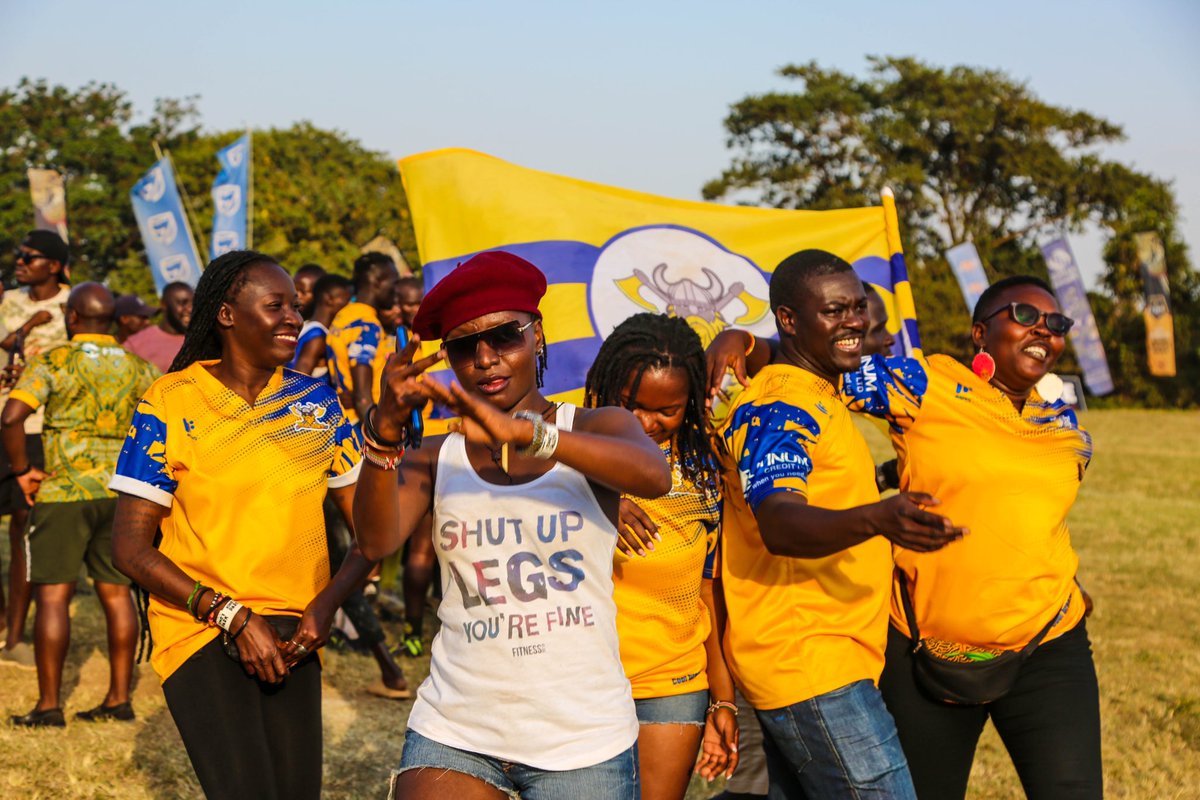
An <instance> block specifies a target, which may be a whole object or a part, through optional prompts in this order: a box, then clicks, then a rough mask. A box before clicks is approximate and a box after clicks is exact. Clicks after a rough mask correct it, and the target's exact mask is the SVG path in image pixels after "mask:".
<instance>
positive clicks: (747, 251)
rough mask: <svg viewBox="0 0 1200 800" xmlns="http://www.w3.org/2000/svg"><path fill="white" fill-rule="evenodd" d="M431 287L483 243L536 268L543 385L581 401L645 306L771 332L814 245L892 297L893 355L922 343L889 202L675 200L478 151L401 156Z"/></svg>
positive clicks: (699, 324)
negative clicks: (791, 206)
mask: <svg viewBox="0 0 1200 800" xmlns="http://www.w3.org/2000/svg"><path fill="white" fill-rule="evenodd" d="M400 173H401V175H402V176H403V179H404V188H405V191H406V192H407V194H408V204H409V209H410V210H411V212H412V219H413V226H414V228H415V229H416V235H417V248H418V250H419V251H420V255H421V261H422V263H423V264H424V267H423V269H424V277H425V285H426V288H427V289H428V288H429V287H432V286H433V285H434V284H436V283H437V282H438V281H439V280H440V279H441V278H443V277H444V276H445V275H446V274H447V273H448V272H449V271H450V270H452V269H454V268H455V267H456V266H457V265H458V264H459V263H461V262H462V261H465V260H466V259H467V258H469V257H471V256H472V255H474V254H475V253H478V252H482V251H484V250H506V251H508V252H511V253H514V254H516V255H519V256H521V257H522V258H524V259H526V260H528V261H530V262H531V263H533V264H535V265H536V266H537V267H538V268H539V269H541V270H542V272H544V273H545V274H546V281H547V283H548V285H549V288H548V290H547V293H546V297H545V299H543V301H542V304H541V311H542V314H543V327H544V329H545V333H546V340H547V342H548V347H549V351H548V354H547V355H548V361H549V369H548V370H547V372H546V387H545V393H546V394H547V396H548V397H552V398H553V399H555V400H567V401H570V402H576V403H578V402H581V401H582V398H583V384H584V378H585V377H586V375H587V371H588V368H589V367H590V366H591V364H592V361H593V360H594V359H595V357H596V353H597V352H598V350H599V349H600V343H601V341H603V339H604V337H605V336H607V335H608V334H609V333H610V332H611V331H612V330H613V328H615V327H616V326H617V325H618V324H619V323H621V322H622V321H624V320H625V319H627V318H628V317H630V316H632V315H633V314H636V313H638V312H641V311H653V312H661V313H667V314H671V315H674V316H679V317H683V318H685V319H687V321H688V322H689V323H690V324H691V325H692V327H693V328H694V329H695V330H696V331H697V333H699V334H700V337H701V339H702V340H703V341H704V344H705V345H707V344H708V343H709V342H710V341H711V340H712V338H713V337H714V336H715V335H716V334H717V333H719V332H720V331H721V330H723V329H724V328H726V327H737V328H742V329H745V330H749V331H751V332H753V333H754V334H755V335H762V336H773V335H774V334H775V319H774V316H773V315H772V314H771V309H770V304H769V302H768V293H767V287H768V284H769V282H770V280H771V272H772V270H774V269H775V266H776V265H777V264H779V262H780V261H782V260H783V259H784V258H785V257H787V256H788V255H790V254H792V253H794V252H796V251H797V250H803V249H806V248H819V249H822V250H827V251H829V252H831V253H834V254H836V255H838V256H841V257H842V258H843V259H845V260H846V261H848V262H850V263H851V264H853V265H854V269H855V271H856V272H857V273H858V275H859V276H860V277H861V278H862V279H863V280H865V281H867V282H868V283H871V284H872V285H874V286H875V287H876V289H877V290H878V291H879V294H880V295H881V296H882V297H883V299H884V302H885V304H886V305H887V307H888V315H889V322H888V328H889V330H891V331H892V333H893V334H895V335H896V338H897V345H896V348H897V352H905V353H910V354H911V353H913V352H914V351H918V350H919V349H920V340H919V338H918V334H917V325H916V309H915V307H914V305H913V299H912V291H911V288H910V286H909V283H908V270H907V268H906V267H905V263H904V254H903V252H902V251H901V247H900V233H899V227H898V224H897V219H896V210H895V205H894V201H893V200H892V197H891V196H890V193H889V194H886V195H885V197H884V198H883V204H882V205H880V206H874V207H869V208H848V209H842V210H836V211H786V210H780V209H768V208H750V207H745V206H726V205H719V204H715V203H701V202H695V201H688V200H675V199H671V198H666V197H658V196H655V195H650V194H644V193H641V192H635V191H630V190H628V189H619V188H616V187H612V186H604V185H601V184H597V183H589V182H587V181H582V180H577V179H574V178H568V177H564V176H561V175H553V174H550V173H547V172H540V171H537V170H532V169H527V168H524V167H520V166H517V165H515V164H510V163H508V162H506V161H502V160H500V159H498V158H494V157H492V156H488V155H485V154H483V153H478V152H474V151H471V150H458V149H450V150H435V151H432V152H428V153H421V154H419V155H414V156H410V157H408V158H405V159H402V160H401V161H400Z"/></svg>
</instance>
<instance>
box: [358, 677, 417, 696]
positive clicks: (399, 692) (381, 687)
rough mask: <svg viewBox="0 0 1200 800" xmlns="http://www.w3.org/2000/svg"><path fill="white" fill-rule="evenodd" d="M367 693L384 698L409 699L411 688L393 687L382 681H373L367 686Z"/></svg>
mask: <svg viewBox="0 0 1200 800" xmlns="http://www.w3.org/2000/svg"><path fill="white" fill-rule="evenodd" d="M367 694H373V695H375V696H376V697H382V698H384V699H385V700H411V699H412V696H413V693H412V689H393V688H391V687H390V686H388V685H387V684H385V683H384V682H383V681H375V683H372V684H371V685H370V686H368V687H367Z"/></svg>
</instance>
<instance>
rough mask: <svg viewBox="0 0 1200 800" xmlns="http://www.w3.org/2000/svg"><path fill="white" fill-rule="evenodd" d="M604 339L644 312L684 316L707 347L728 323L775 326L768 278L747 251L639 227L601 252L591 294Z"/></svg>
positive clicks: (688, 233) (758, 328) (684, 232)
mask: <svg viewBox="0 0 1200 800" xmlns="http://www.w3.org/2000/svg"><path fill="white" fill-rule="evenodd" d="M589 301H590V303H589V304H590V306H591V309H592V318H593V322H594V323H595V326H596V332H597V333H598V334H600V336H601V337H605V336H608V334H610V333H612V330H613V328H615V327H616V326H617V325H619V324H621V322H623V321H624V320H626V319H628V318H629V317H631V316H633V315H634V314H637V313H639V312H643V311H648V312H655V313H660V314H669V315H671V316H676V317H682V318H683V319H685V320H687V322H688V324H689V325H691V326H692V328H693V329H694V330H695V331H696V332H697V333H698V334H700V339H701V340H702V341H703V343H704V345H705V346H706V347H707V346H708V344H709V342H711V341H712V340H713V338H714V337H715V336H716V335H717V334H718V333H720V332H721V331H722V330H724V329H725V328H729V327H736V328H741V329H742V330H749V331H751V332H753V333H754V334H755V335H757V336H770V335H772V334H773V333H774V332H775V318H774V316H773V315H772V314H771V310H770V303H769V301H768V293H767V279H766V278H765V277H764V276H763V273H762V272H761V271H760V270H759V269H758V268H757V267H756V266H755V265H754V262H752V261H750V259H748V258H746V257H745V256H740V255H738V254H736V253H731V252H730V251H729V250H727V249H725V248H724V247H722V246H721V245H720V244H719V243H718V242H716V241H714V240H713V239H711V238H709V237H708V236H706V235H704V234H702V233H700V232H699V231H693V230H689V229H687V228H680V227H676V226H668V225H662V226H651V227H645V228H635V229H633V230H629V231H625V232H624V233H620V234H618V235H617V236H615V237H613V238H612V239H611V240H610V241H609V242H608V244H606V245H605V246H604V248H603V249H602V250H601V251H600V255H599V256H598V257H597V259H596V266H595V269H594V270H593V272H592V283H591V288H590V294H589Z"/></svg>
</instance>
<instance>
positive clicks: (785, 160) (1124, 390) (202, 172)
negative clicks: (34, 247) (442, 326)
mask: <svg viewBox="0 0 1200 800" xmlns="http://www.w3.org/2000/svg"><path fill="white" fill-rule="evenodd" d="M780 74H781V75H782V76H784V77H785V78H788V79H790V80H793V81H795V83H796V88H795V90H794V91H788V92H771V93H766V94H759V95H750V96H747V97H745V98H743V99H741V100H738V101H737V102H735V103H733V105H732V106H731V107H730V111H729V114H728V116H727V117H726V119H725V120H724V125H725V129H726V131H727V143H728V146H729V148H730V150H731V151H732V163H731V164H730V166H729V167H728V168H727V169H725V170H724V171H723V172H722V173H721V175H719V176H718V177H716V178H714V179H713V180H711V181H709V182H708V183H706V184H705V185H704V186H703V188H702V194H703V196H704V197H705V198H706V199H710V200H723V201H726V202H740V203H752V204H756V205H768V206H774V207H778V208H806V209H814V210H818V209H830V208H842V207H848V206H862V205H875V204H877V203H878V202H879V193H880V191H881V190H882V188H883V187H884V186H890V187H891V188H892V189H893V190H894V191H895V193H896V202H897V209H898V211H899V213H900V217H901V219H900V222H901V231H902V235H903V236H904V242H905V255H906V258H907V260H908V264H909V271H910V274H911V277H912V286H913V292H914V294H915V297H916V303H917V312H918V319H920V320H922V322H923V324H922V326H921V332H922V338H923V340H924V345H925V349H926V351H927V352H946V353H951V354H953V355H956V356H960V357H964V358H966V357H969V355H970V343H969V339H968V337H967V336H966V331H967V330H968V329H969V311H968V309H967V308H966V307H965V305H964V303H963V301H962V298H961V295H960V293H959V289H958V285H957V282H956V281H955V279H954V276H953V273H952V272H951V270H950V268H949V265H948V264H947V262H946V260H945V257H944V255H943V253H944V251H945V250H946V249H947V248H949V247H950V246H952V245H954V244H957V243H959V242H962V241H967V240H970V241H972V242H974V243H975V245H976V248H977V249H978V251H979V254H980V256H981V257H982V259H983V261H984V263H985V265H986V269H987V272H988V274H989V277H990V278H991V279H992V280H995V279H997V278H1000V277H1003V276H1006V275H1012V274H1019V273H1033V274H1037V275H1041V276H1043V277H1045V276H1046V268H1045V265H1044V264H1043V262H1042V260H1041V256H1040V253H1039V252H1038V249H1037V244H1038V242H1039V238H1045V237H1046V236H1047V235H1048V234H1049V233H1050V232H1052V231H1054V230H1055V229H1061V230H1066V231H1069V232H1076V233H1077V232H1079V231H1080V230H1082V228H1083V227H1084V226H1085V225H1087V224H1096V225H1100V226H1102V227H1103V228H1104V229H1106V230H1107V231H1108V232H1109V234H1110V238H1109V240H1108V244H1107V246H1106V248H1105V251H1104V261H1105V268H1104V272H1103V277H1102V281H1101V290H1100V291H1098V292H1093V293H1091V295H1090V296H1091V301H1092V308H1093V310H1094V312H1095V314H1096V317H1097V322H1098V324H1099V327H1100V332H1101V337H1102V339H1103V341H1104V346H1105V349H1106V352H1107V355H1108V361H1109V365H1110V368H1111V370H1112V373H1113V379H1114V383H1115V384H1116V392H1115V393H1114V395H1113V397H1112V399H1110V400H1107V401H1105V402H1116V403H1132V404H1137V405H1146V406H1159V407H1163V406H1167V407H1191V406H1195V405H1197V404H1198V403H1200V395H1198V392H1200V319H1198V315H1197V311H1198V310H1200V278H1198V277H1197V274H1196V273H1195V272H1194V271H1193V270H1192V268H1191V264H1190V262H1189V260H1188V253H1187V248H1186V245H1185V244H1184V243H1183V240H1182V238H1181V237H1180V234H1179V231H1178V216H1179V213H1178V206H1177V203H1176V200H1175V196H1174V192H1173V190H1172V188H1171V185H1170V183H1169V182H1168V181H1164V180H1162V179H1159V178H1157V177H1155V176H1152V175H1149V174H1146V173H1143V172H1139V171H1137V170H1135V169H1133V168H1131V167H1129V166H1127V165H1124V164H1121V163H1119V162H1116V161H1112V160H1107V159H1105V158H1104V157H1103V155H1102V149H1103V147H1104V146H1105V145H1108V144H1111V143H1113V142H1116V141H1119V140H1121V139H1122V138H1123V136H1124V134H1123V131H1122V129H1121V127H1120V126H1119V125H1117V124H1116V123H1113V122H1111V121H1108V120H1105V119H1102V118H1100V117H1097V116H1095V115H1093V114H1089V113H1087V112H1085V111H1079V110H1074V109H1068V108H1061V107H1057V106H1054V105H1051V104H1049V103H1046V102H1044V101H1042V100H1041V99H1040V98H1038V97H1037V96H1036V94H1035V93H1034V92H1033V91H1032V90H1030V88H1029V87H1028V86H1027V85H1025V84H1023V83H1021V82H1018V81H1016V80H1014V79H1012V78H1011V77H1009V76H1008V75H1006V74H1004V73H1003V72H999V71H995V70H985V69H977V68H972V67H964V66H957V67H951V68H943V67H938V66H933V65H929V64H925V63H923V62H920V61H917V60H915V59H911V58H890V57H872V58H870V59H869V68H868V70H867V71H866V74H865V75H864V76H855V75H850V74H847V73H844V72H840V71H837V70H832V69H826V68H823V67H821V66H819V65H818V64H815V63H808V64H800V65H789V66H785V67H783V68H782V69H781V70H780ZM196 100H197V98H194V97H189V98H181V99H163V100H159V101H157V102H156V103H155V107H154V110H153V112H152V113H151V114H150V115H149V118H148V119H145V120H139V119H137V118H136V117H135V112H134V108H133V106H132V103H131V102H130V101H129V99H128V98H127V96H126V95H125V93H124V92H123V91H121V90H120V89H118V88H117V87H115V86H113V85H111V84H88V85H86V86H84V87H81V88H79V89H77V90H71V89H68V88H66V87H62V86H51V85H49V84H48V83H47V82H46V81H42V80H30V79H24V80H22V81H21V82H20V83H19V84H18V85H17V86H16V87H15V88H12V89H5V90H0V130H6V131H13V132H15V135H14V136H13V137H12V141H11V142H10V143H8V144H7V145H6V146H4V147H3V148H2V149H0V185H2V186H4V187H6V191H5V192H3V193H2V194H0V252H8V251H10V250H11V249H12V247H13V246H15V244H16V242H17V241H18V240H19V237H20V236H21V234H22V233H23V232H24V231H25V230H26V229H28V227H29V226H30V223H31V220H32V218H33V216H32V206H31V203H30V199H29V194H28V182H27V180H26V177H25V170H26V168H27V167H32V166H37V167H50V168H54V169H57V170H59V171H60V172H63V173H64V174H65V175H66V176H67V180H68V188H67V207H68V224H69V226H70V231H71V239H72V241H71V245H72V252H73V254H74V258H75V262H74V264H73V266H72V271H73V274H74V275H75V276H77V277H78V278H79V279H98V280H107V281H108V283H109V285H110V286H112V288H113V289H114V290H116V291H135V292H138V293H140V294H143V295H146V296H150V295H152V294H153V284H152V281H151V278H150V274H149V270H148V269H147V267H146V263H145V257H144V255H143V250H142V244H141V240H140V236H139V234H138V230H137V224H136V222H135V220H134V218H133V212H132V208H131V206H130V203H129V198H128V192H129V188H130V187H131V186H132V185H133V183H134V182H135V181H136V180H137V179H138V178H139V177H140V176H141V175H142V173H144V172H145V170H146V169H148V168H149V166H150V165H151V164H152V163H153V161H154V160H155V156H154V150H153V143H154V142H157V143H159V145H160V146H162V147H164V148H166V149H168V150H169V151H170V152H171V154H172V156H173V158H174V161H175V165H176V168H177V171H178V177H179V180H180V183H181V185H182V187H183V189H184V191H185V193H186V195H187V196H188V198H189V200H190V205H191V208H192V210H193V212H194V214H193V220H194V224H195V226H196V227H197V228H198V229H199V230H197V231H195V232H196V233H197V234H199V235H198V237H197V238H198V239H199V238H202V237H203V236H206V235H207V232H208V230H209V229H210V227H211V221H212V202H211V198H210V195H209V189H210V187H211V184H212V179H213V177H214V176H215V175H216V172H217V169H218V165H217V162H216V159H215V157H214V155H215V153H216V151H217V150H218V149H219V148H221V147H223V146H225V145H226V144H229V143H230V142H232V141H233V140H234V139H236V138H237V137H238V136H240V135H241V134H242V133H243V131H223V132H206V131H204V130H202V128H201V127H200V117H199V113H198V111H197V109H196ZM253 159H254V165H253V166H254V193H255V204H254V236H255V241H254V245H255V247H256V248H257V249H260V250H263V251H265V252H269V253H272V254H273V255H276V256H278V257H280V258H283V259H285V260H286V262H287V265H288V266H290V267H292V268H294V267H297V266H299V265H300V264H302V263H306V262H310V261H312V262H316V263H319V264H321V265H322V266H325V267H326V268H327V269H333V270H335V271H341V272H345V271H347V270H348V268H349V265H350V263H351V261H352V260H353V259H354V257H355V256H356V255H357V254H358V253H359V248H360V247H361V246H362V245H363V244H365V243H366V242H368V241H369V240H371V239H373V238H374V237H376V236H378V235H383V236H386V237H388V238H389V239H391V240H393V241H394V242H396V244H397V246H398V247H399V248H400V250H401V252H402V253H403V255H404V256H405V258H406V259H408V260H409V262H410V264H412V265H416V264H418V263H419V261H418V258H417V252H416V244H415V237H414V235H413V231H412V224H411V220H410V218H409V214H408V208H407V203H406V200H405V196H404V189H403V186H402V184H401V181H400V175H399V171H398V170H397V168H396V165H395V162H394V161H393V160H392V159H391V158H389V157H387V156H386V155H384V154H382V153H378V152H374V151H371V150H368V149H366V148H364V147H362V145H361V144H359V143H358V142H357V141H355V140H354V139H352V138H351V137H349V136H348V135H346V134H345V133H342V132H340V131H330V130H323V129H320V128H317V127H315V126H313V125H312V124H310V123H308V122H298V123H296V124H294V125H293V126H291V127H290V128H286V129H270V130H265V131H260V130H256V131H255V132H254V149H253ZM1145 230H1154V231H1157V232H1158V233H1159V235H1160V236H1161V238H1162V241H1163V244H1164V246H1165V248H1166V259H1167V265H1168V269H1169V279H1170V285H1171V303H1172V310H1173V313H1174V316H1175V342H1176V357H1177V362H1178V375H1177V377H1175V378H1172V379H1161V378H1151V377H1150V376H1149V374H1148V371H1147V367H1146V352H1145V350H1146V343H1145V331H1144V327H1143V321H1142V314H1141V298H1142V279H1141V276H1140V274H1139V273H1138V270H1137V265H1136V256H1135V249H1134V243H1133V234H1134V233H1137V232H1139V231H1145ZM198 244H199V246H200V248H201V250H202V252H201V257H202V258H206V257H207V252H205V251H204V244H203V242H199V243H198ZM11 266H12V265H11V264H7V263H6V264H5V265H4V269H5V270H6V274H5V277H6V278H7V277H9V276H8V274H7V271H10V270H11ZM934 321H936V323H935V322H934ZM1061 365H1062V366H1061V370H1060V371H1064V372H1070V371H1075V364H1074V362H1073V356H1072V355H1071V354H1070V350H1069V349H1068V354H1067V355H1065V356H1064V361H1063V362H1061Z"/></svg>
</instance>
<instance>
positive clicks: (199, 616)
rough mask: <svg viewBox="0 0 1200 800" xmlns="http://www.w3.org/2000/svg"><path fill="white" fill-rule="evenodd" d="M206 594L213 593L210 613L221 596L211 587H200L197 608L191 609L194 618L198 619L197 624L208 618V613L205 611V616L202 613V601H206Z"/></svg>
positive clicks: (209, 607)
mask: <svg viewBox="0 0 1200 800" xmlns="http://www.w3.org/2000/svg"><path fill="white" fill-rule="evenodd" d="M205 592H212V593H213V599H212V601H210V602H209V604H208V611H212V607H213V604H214V603H216V602H217V598H218V597H220V594H221V593H220V592H218V591H217V590H216V589H214V588H212V587H211V586H201V587H200V591H199V592H198V593H197V594H196V601H195V606H194V607H193V608H192V609H191V612H192V616H193V617H195V618H196V621H197V622H204V618H205V617H206V616H208V611H205V612H204V613H203V614H201V613H200V601H201V600H203V599H204V593H205Z"/></svg>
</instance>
